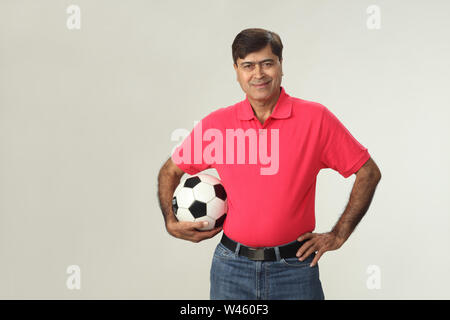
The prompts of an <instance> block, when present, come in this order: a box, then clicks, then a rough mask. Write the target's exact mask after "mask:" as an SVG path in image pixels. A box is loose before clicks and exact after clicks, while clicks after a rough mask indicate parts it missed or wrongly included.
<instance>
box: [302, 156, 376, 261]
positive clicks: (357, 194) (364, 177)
mask: <svg viewBox="0 0 450 320" xmlns="http://www.w3.org/2000/svg"><path fill="white" fill-rule="evenodd" d="M380 179H381V172H380V170H379V169H378V166H377V165H376V164H375V162H374V161H373V159H372V158H370V159H369V160H367V162H366V163H365V164H364V165H363V166H362V167H361V168H360V169H359V170H358V171H357V172H356V180H355V182H354V184H353V188H352V191H351V193H350V200H349V201H348V204H347V206H346V208H345V210H344V212H343V213H342V215H341V217H340V218H339V220H338V222H337V223H336V225H335V226H334V227H333V229H332V230H331V231H330V232H327V233H305V234H303V235H301V236H300V237H299V238H298V241H303V240H308V241H307V242H305V243H304V244H303V245H302V246H301V248H300V249H299V250H298V252H297V257H299V260H301V261H302V260H304V259H306V258H307V257H309V256H310V255H311V254H312V253H313V252H317V255H316V256H315V258H314V260H313V261H312V263H311V266H314V265H315V264H316V263H317V261H318V260H319V259H320V257H321V256H322V254H324V253H325V252H326V251H331V250H336V249H339V248H340V247H341V246H342V245H343V244H344V242H345V241H346V240H347V239H348V237H350V235H351V234H352V232H353V230H355V228H356V226H357V225H358V223H359V222H360V221H361V219H362V218H363V216H364V215H365V213H366V212H367V210H368V209H369V206H370V203H371V202H372V198H373V195H374V193H375V189H376V187H377V185H378V182H379V181H380Z"/></svg>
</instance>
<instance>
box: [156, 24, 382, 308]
mask: <svg viewBox="0 0 450 320" xmlns="http://www.w3.org/2000/svg"><path fill="white" fill-rule="evenodd" d="M282 49H283V45H282V43H281V39H280V37H279V36H278V35H277V34H276V33H274V32H270V31H267V30H264V29H246V30H243V31H242V32H240V33H239V34H238V35H237V36H236V38H235V40H234V42H233V45H232V54H233V61H234V64H233V66H234V69H235V71H236V75H237V81H238V82H239V84H240V86H241V88H242V90H243V91H244V92H245V93H246V99H245V100H244V101H241V102H239V103H237V104H235V105H232V106H229V107H227V108H221V109H218V110H215V111H214V112H212V113H210V114H209V115H208V116H206V117H205V118H204V119H202V121H201V122H200V123H199V124H198V125H197V126H199V125H201V128H202V129H203V130H205V129H211V128H212V129H215V130H216V131H215V132H218V133H223V134H224V136H226V135H227V133H229V132H230V131H229V130H230V129H234V130H235V132H236V130H239V129H241V131H240V132H241V133H242V132H245V136H244V139H246V138H248V141H250V140H251V139H254V138H255V137H256V138H257V139H258V142H259V143H260V147H261V144H262V142H263V141H265V143H264V145H265V146H266V147H267V148H268V149H269V150H271V151H272V154H271V156H274V155H275V154H276V155H277V157H278V158H277V161H278V165H277V167H276V170H275V172H270V173H269V174H267V173H266V174H263V172H262V171H261V168H263V167H264V166H265V165H267V157H266V158H264V157H263V158H261V157H260V158H259V159H258V161H257V163H255V162H254V161H253V163H252V162H251V161H249V159H251V158H252V150H253V152H254V151H255V150H254V149H251V148H249V149H248V150H247V149H246V150H244V153H243V154H244V155H245V160H246V162H244V163H242V161H240V162H239V161H231V162H225V161H216V162H211V161H205V160H204V158H203V159H200V161H199V159H197V161H194V160H192V157H190V156H189V159H188V160H187V161H184V162H183V161H180V159H187V158H186V157H185V156H186V155H192V154H193V153H194V151H192V150H191V149H192V148H193V147H192V145H193V144H191V143H190V142H191V140H195V139H196V137H195V135H194V133H193V132H194V131H195V128H194V130H193V132H191V134H190V135H189V137H188V138H186V139H185V140H184V141H183V143H182V145H181V146H179V147H178V148H177V149H176V150H175V152H174V153H173V154H172V157H171V158H170V159H169V160H168V161H167V162H166V163H165V164H164V165H163V167H162V168H161V171H160V173H159V177H158V181H159V192H158V195H159V201H160V206H161V209H162V211H163V215H164V219H165V223H166V228H167V231H168V232H169V233H170V234H171V235H172V236H174V237H177V238H180V239H185V240H189V241H193V242H199V241H202V240H204V239H208V238H211V237H213V236H214V235H216V234H217V233H218V232H220V231H221V230H222V228H221V227H219V228H215V229H213V230H210V231H198V230H197V229H199V228H201V227H203V226H204V225H203V224H202V222H179V221H177V219H176V217H175V216H174V214H173V211H172V208H171V199H172V196H173V192H174V189H175V188H176V186H177V185H178V183H179V181H180V179H181V176H182V175H183V174H184V173H185V172H186V173H189V174H191V175H193V174H196V173H198V172H200V171H203V170H205V169H208V168H215V169H216V170H217V172H218V173H219V176H220V178H221V180H222V183H223V185H224V187H225V190H226V191H227V195H228V208H229V211H228V214H227V218H226V220H225V223H224V226H223V231H224V232H223V235H222V240H221V242H220V243H219V244H218V245H217V247H216V250H215V252H214V258H213V262H212V266H211V278H210V279H211V289H210V297H211V299H324V294H323V290H322V286H321V282H320V279H319V271H318V264H317V262H318V260H319V259H320V257H321V256H322V255H323V254H324V253H325V252H326V251H330V250H336V249H338V248H340V247H341V246H342V245H343V243H344V242H345V241H346V240H347V239H348V237H349V236H350V234H351V233H352V232H353V230H354V229H355V227H356V225H357V224H358V223H359V221H360V220H361V218H362V217H363V215H364V214H365V212H366V211H367V210H368V208H369V205H370V203H371V200H372V197H373V194H374V192H375V188H376V186H377V184H378V182H379V181H380V179H381V173H380V170H379V169H378V167H377V165H376V164H375V162H374V161H373V159H372V158H371V157H370V155H369V153H368V151H367V148H364V147H363V146H362V145H361V144H360V143H359V142H358V141H357V140H356V139H355V138H354V137H353V136H352V135H351V134H350V132H349V131H348V130H347V129H346V128H345V127H344V126H343V124H342V123H341V122H340V121H339V120H338V119H337V118H336V117H335V116H334V115H333V114H332V113H331V112H330V111H329V110H328V109H327V108H326V107H324V106H323V105H321V104H319V103H315V102H311V101H306V100H302V99H298V98H294V97H290V96H289V95H288V94H287V93H286V92H285V89H284V88H283V87H282V86H281V79H282V76H283V71H282V61H283V60H282ZM227 130H228V131H227ZM268 131H270V132H272V133H273V132H275V133H276V134H274V135H270V136H271V138H272V139H271V140H270V141H267V139H266V140H264V139H262V137H265V138H267V136H268V133H267V132H268ZM252 132H259V133H260V134H258V135H252ZM258 136H259V138H258ZM227 137H228V136H227ZM234 138H237V139H239V137H238V136H234ZM277 138H278V139H277ZM197 139H198V137H197ZM227 143H228V141H227ZM249 144H250V142H249ZM238 146H240V147H241V148H242V146H243V145H242V144H240V145H238ZM246 146H247V145H245V144H244V148H246ZM206 147H207V146H205V145H203V146H202V147H201V148H202V149H201V150H202V152H205V148H206ZM237 149H239V148H236V145H232V146H231V147H229V146H228V145H227V147H224V148H223V149H218V150H216V153H221V152H222V151H223V152H224V153H228V155H229V153H230V152H231V153H232V156H230V157H228V158H227V157H224V158H226V159H230V160H234V159H235V156H236V154H237V153H239V151H242V150H237ZM191 151H192V152H191ZM186 152H187V153H186ZM181 153H183V154H184V157H181V156H180V154H181ZM259 155H261V151H259ZM247 156H248V157H247ZM238 158H239V155H238ZM254 159H255V158H253V160H254ZM174 160H176V161H174ZM241 160H242V159H241ZM324 168H332V169H334V170H336V171H338V172H339V173H340V174H341V175H342V176H343V177H344V178H347V177H349V176H350V175H352V174H356V179H355V183H354V185H353V189H352V191H351V195H350V200H349V203H348V205H347V207H346V209H345V211H344V212H343V214H342V215H341V217H340V218H339V220H338V222H337V223H336V225H335V226H334V227H333V229H332V230H331V231H330V232H326V233H320V234H319V233H313V232H312V231H313V230H314V228H315V217H314V215H315V212H314V201H315V186H316V176H317V174H318V173H319V171H320V170H321V169H324Z"/></svg>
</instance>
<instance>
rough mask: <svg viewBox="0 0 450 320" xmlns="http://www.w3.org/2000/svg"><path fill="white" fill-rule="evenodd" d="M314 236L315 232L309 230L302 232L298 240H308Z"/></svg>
mask: <svg viewBox="0 0 450 320" xmlns="http://www.w3.org/2000/svg"><path fill="white" fill-rule="evenodd" d="M313 237H314V233H311V232H307V233H305V234H302V235H301V236H300V237H299V238H298V239H297V241H303V240H308V239H312V238H313Z"/></svg>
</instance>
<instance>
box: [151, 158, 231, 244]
mask: <svg viewBox="0 0 450 320" xmlns="http://www.w3.org/2000/svg"><path fill="white" fill-rule="evenodd" d="M183 174H184V172H183V171H182V170H181V169H180V168H178V166H177V165H176V164H175V163H174V162H173V161H172V159H171V158H169V159H168V160H167V161H166V163H164V165H163V166H162V168H161V170H160V171H159V174H158V200H159V206H160V208H161V211H162V214H163V217H164V222H165V225H166V230H167V232H168V233H169V234H170V235H172V236H174V237H176V238H180V239H184V240H189V241H192V242H200V241H202V240H205V239H209V238H211V237H213V236H215V235H216V234H217V233H219V232H220V231H221V230H222V227H216V228H214V229H211V230H209V231H198V230H197V229H200V228H202V227H205V226H206V225H207V224H208V222H206V221H196V222H189V221H178V219H177V218H176V217H175V214H174V212H173V209H172V197H173V193H174V191H175V189H176V187H177V186H178V184H179V183H180V180H181V177H182V176H183ZM205 224H206V225H205Z"/></svg>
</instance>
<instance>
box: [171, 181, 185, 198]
mask: <svg viewBox="0 0 450 320" xmlns="http://www.w3.org/2000/svg"><path fill="white" fill-rule="evenodd" d="M183 184H184V182H183V183H179V184H178V185H177V187H176V188H175V191H174V192H173V195H174V196H176V195H177V194H178V192H180V190H181V189H182V188H183Z"/></svg>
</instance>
